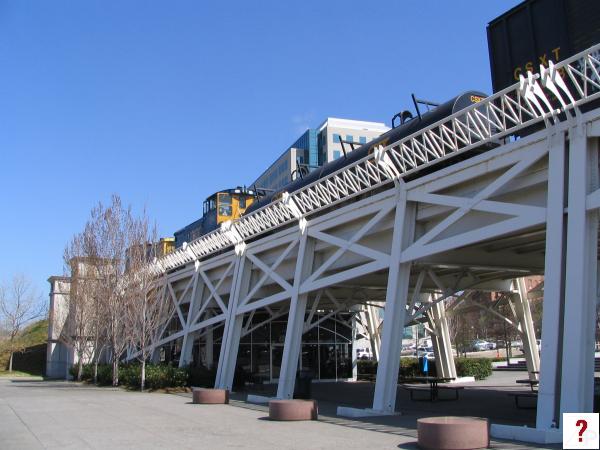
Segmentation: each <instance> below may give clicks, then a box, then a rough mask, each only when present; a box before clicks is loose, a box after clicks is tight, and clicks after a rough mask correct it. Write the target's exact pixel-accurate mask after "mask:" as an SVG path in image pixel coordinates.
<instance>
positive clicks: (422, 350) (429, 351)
mask: <svg viewBox="0 0 600 450" xmlns="http://www.w3.org/2000/svg"><path fill="white" fill-rule="evenodd" d="M425 355H427V358H429V359H431V358H433V347H425V346H421V347H419V348H417V358H420V357H422V356H425Z"/></svg>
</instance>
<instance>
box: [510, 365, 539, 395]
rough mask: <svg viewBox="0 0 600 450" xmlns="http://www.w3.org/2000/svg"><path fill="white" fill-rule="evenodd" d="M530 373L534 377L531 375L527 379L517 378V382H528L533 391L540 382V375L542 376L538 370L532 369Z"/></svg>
mask: <svg viewBox="0 0 600 450" xmlns="http://www.w3.org/2000/svg"><path fill="white" fill-rule="evenodd" d="M529 373H530V374H533V377H529V378H527V379H522V380H516V381H515V382H516V383H518V384H528V385H529V387H530V388H531V391H532V392H535V391H536V389H534V388H536V387H537V386H538V384H540V380H539V376H540V372H539V371H537V370H532V371H531V372H529Z"/></svg>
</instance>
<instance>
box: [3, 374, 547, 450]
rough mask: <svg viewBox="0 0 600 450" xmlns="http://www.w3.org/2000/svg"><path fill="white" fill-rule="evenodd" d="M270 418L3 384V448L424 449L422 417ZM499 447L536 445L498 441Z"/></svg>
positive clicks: (232, 408)
mask: <svg viewBox="0 0 600 450" xmlns="http://www.w3.org/2000/svg"><path fill="white" fill-rule="evenodd" d="M326 409H328V408H326ZM265 417H266V408H265V407H263V406H255V405H249V404H246V403H244V402H240V401H235V400H234V401H233V402H232V405H229V406H227V405H210V406H209V405H206V406H200V405H193V404H191V403H190V398H189V395H166V394H148V393H143V394H142V393H138V392H127V391H123V390H120V389H112V388H95V387H92V386H84V385H78V384H75V383H68V382H50V381H29V380H14V381H11V380H7V379H0V448H2V449H37V448H77V449H81V448H103V449H104V448H111V449H113V448H144V449H148V448H162V449H164V448H177V449H181V448H194V449H198V448H206V449H219V448H232V447H237V448H250V449H269V448H273V449H330V448H344V449H359V448H360V449H365V448H369V449H380V448H382V449H384V448H387V449H397V448H401V449H416V448H417V447H416V444H415V442H416V430H415V429H414V423H415V420H414V417H411V416H408V415H407V416H395V417H393V418H388V419H387V420H384V421H383V422H378V421H360V420H346V419H342V418H338V417H335V415H334V414H327V413H324V414H323V415H322V416H320V420H319V421H318V422H287V423H283V422H271V421H268V420H265ZM492 448H498V449H500V448H502V449H525V448H532V447H531V446H525V445H523V446H521V445H517V444H514V443H507V442H494V443H493V447H492ZM540 448H541V447H540Z"/></svg>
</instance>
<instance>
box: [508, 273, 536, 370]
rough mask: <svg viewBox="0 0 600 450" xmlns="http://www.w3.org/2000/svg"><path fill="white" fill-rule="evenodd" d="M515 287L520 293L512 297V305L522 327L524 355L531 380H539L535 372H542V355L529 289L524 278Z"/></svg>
mask: <svg viewBox="0 0 600 450" xmlns="http://www.w3.org/2000/svg"><path fill="white" fill-rule="evenodd" d="M515 285H516V286H515V287H516V288H517V290H518V291H519V292H518V293H514V294H512V295H511V297H512V304H513V305H514V308H515V316H516V319H517V322H518V324H519V326H520V331H521V333H520V334H521V341H522V342H523V353H524V354H525V362H526V364H527V371H528V372H529V378H530V379H531V380H537V379H538V377H537V375H536V374H535V373H534V372H539V371H540V354H539V349H538V344H537V339H536V336H535V329H534V328H533V319H532V317H531V308H530V305H529V298H528V297H527V288H526V286H525V280H524V279H523V278H517V279H515Z"/></svg>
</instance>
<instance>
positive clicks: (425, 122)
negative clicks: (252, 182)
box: [246, 91, 487, 214]
mask: <svg viewBox="0 0 600 450" xmlns="http://www.w3.org/2000/svg"><path fill="white" fill-rule="evenodd" d="M486 97H487V94H484V93H483V92H479V91H467V92H464V93H463V94H460V95H457V96H456V97H454V98H452V99H450V100H448V101H447V102H445V103H442V104H441V105H439V106H437V107H435V108H434V109H432V110H430V111H427V112H425V113H423V114H419V115H418V116H417V117H414V118H410V119H409V120H406V121H405V122H404V123H401V124H400V125H398V126H397V127H394V128H392V129H391V130H389V131H387V132H385V133H384V134H382V135H381V136H379V137H378V138H375V139H373V140H372V141H371V142H369V143H368V144H363V145H361V146H360V147H358V148H356V149H355V150H353V151H352V152H348V153H346V154H345V155H344V156H342V157H340V158H338V159H337V160H335V161H331V162H330V163H327V164H324V165H323V166H321V167H318V168H316V169H314V170H313V171H312V172H310V173H308V174H306V175H304V176H303V177H301V178H297V179H296V180H294V181H292V182H291V183H289V184H287V185H286V186H284V187H283V188H282V189H281V190H279V191H276V192H272V193H270V194H267V195H265V196H263V197H262V198H260V200H259V201H257V202H254V203H253V204H252V206H250V207H249V208H248V209H247V210H246V214H249V213H251V212H252V211H255V210H257V209H259V208H261V207H263V206H265V205H267V204H269V203H271V202H272V201H274V200H278V199H279V198H281V196H282V194H283V193H284V192H289V193H292V192H295V191H297V190H299V189H301V188H303V187H304V186H307V185H309V184H311V183H314V182H315V181H317V180H319V179H321V178H324V177H326V176H327V175H329V174H331V173H333V172H335V171H337V170H340V169H341V168H343V167H345V166H348V165H350V164H352V163H354V162H355V161H358V160H360V159H362V158H364V157H365V156H367V155H369V154H370V153H372V152H373V151H374V149H375V148H376V147H378V146H379V145H383V146H386V145H388V144H392V143H394V142H397V141H399V140H401V139H403V138H405V137H407V136H410V135H411V134H413V133H416V132H418V131H420V130H422V129H423V128H426V127H428V126H429V125H432V124H434V123H436V122H438V121H440V120H443V119H444V118H446V117H449V116H451V115H452V114H455V113H457V112H458V111H461V110H463V109H465V108H467V107H468V106H471V105H472V104H474V103H479V102H480V101H481V100H483V99H484V98H486Z"/></svg>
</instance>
